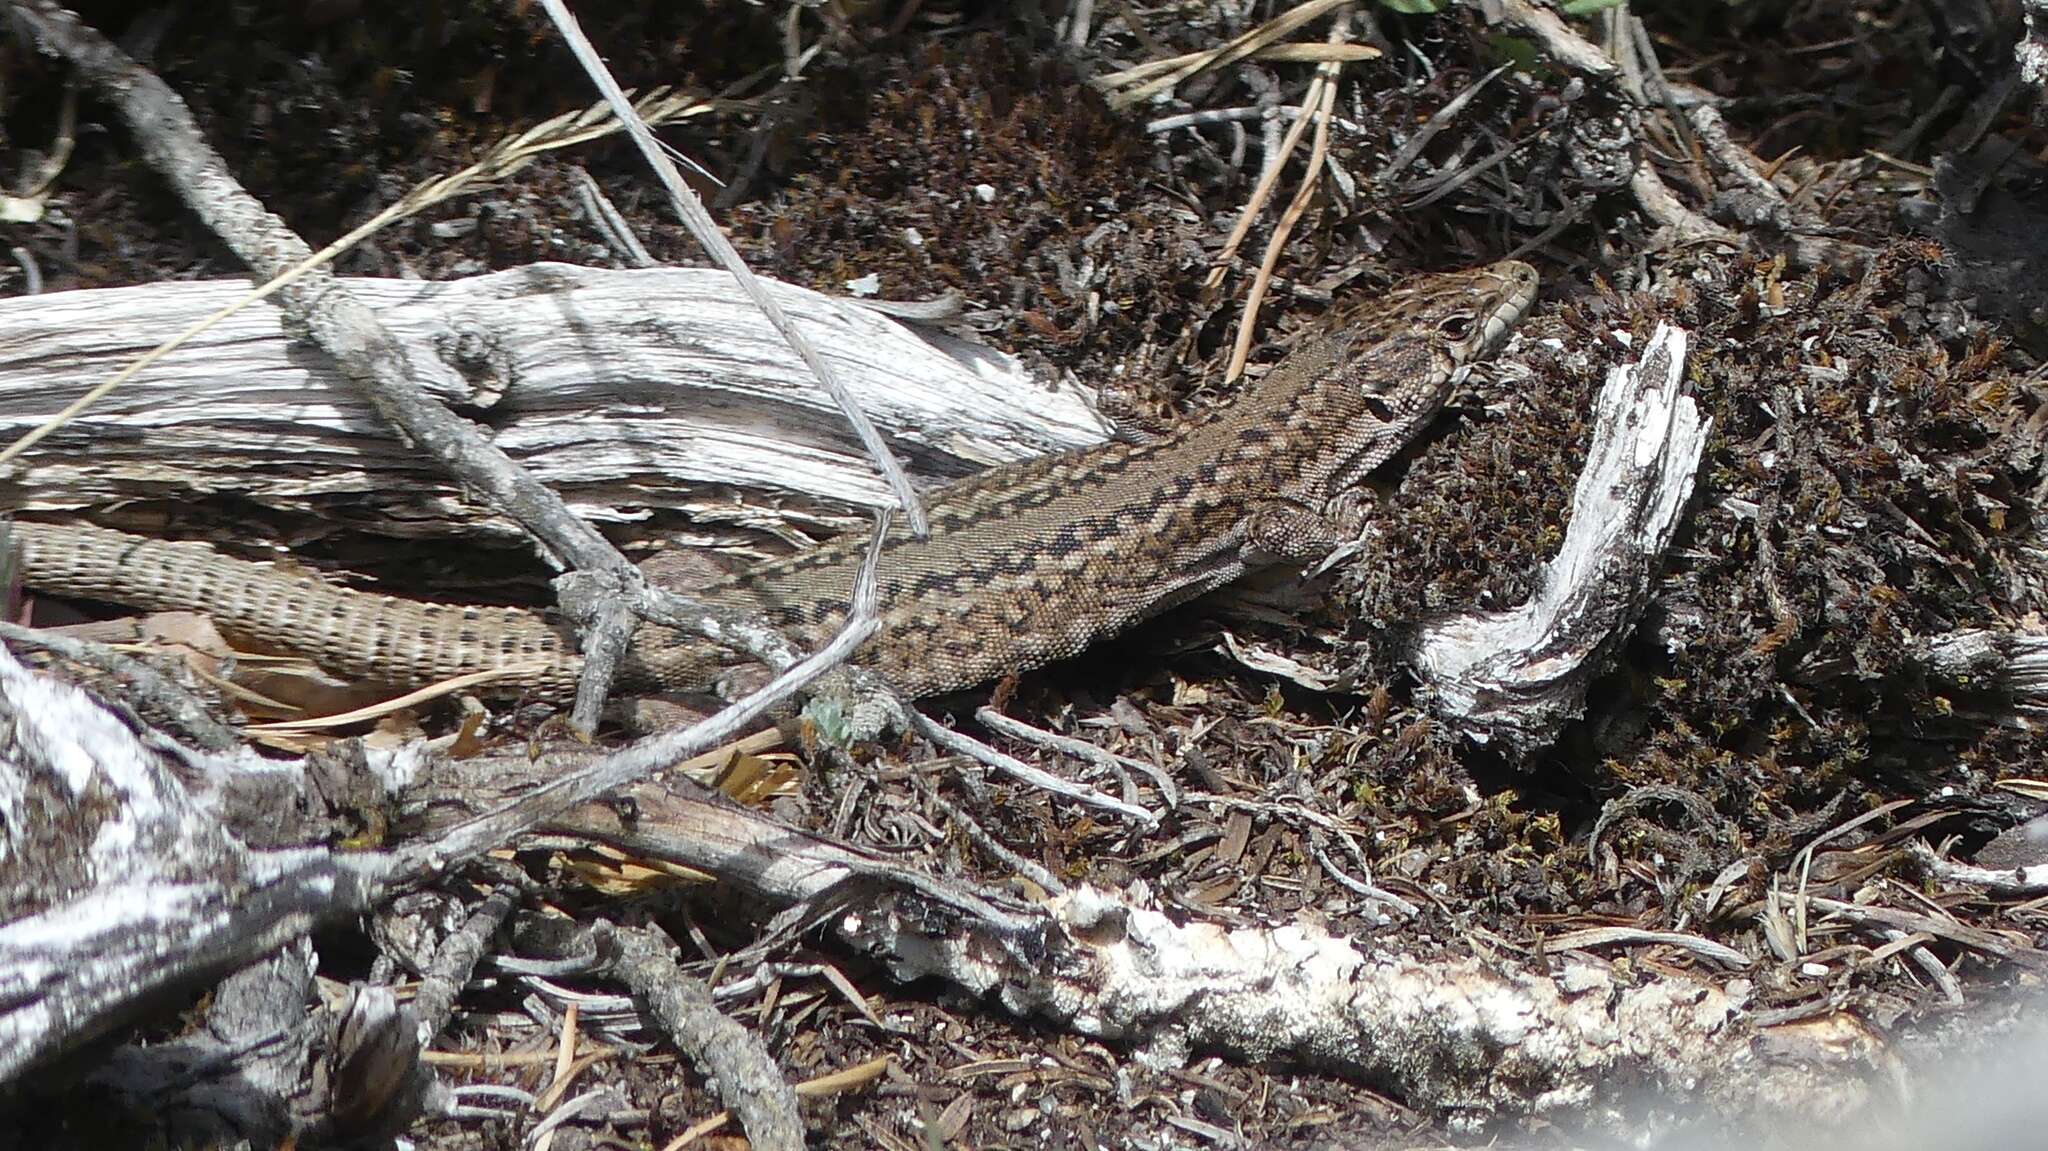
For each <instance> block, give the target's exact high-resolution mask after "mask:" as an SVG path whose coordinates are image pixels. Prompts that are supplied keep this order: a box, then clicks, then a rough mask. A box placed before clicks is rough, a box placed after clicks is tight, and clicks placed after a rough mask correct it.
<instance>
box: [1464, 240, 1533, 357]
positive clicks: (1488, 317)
mask: <svg viewBox="0 0 2048 1151" xmlns="http://www.w3.org/2000/svg"><path fill="white" fill-rule="evenodd" d="M1487 271H1488V272H1489V273H1491V274H1492V276H1493V277H1494V279H1495V280H1497V281H1498V282H1499V284H1500V296H1499V299H1498V300H1497V301H1496V302H1495V304H1494V306H1493V308H1492V309H1491V310H1490V311H1488V312H1487V313H1486V314H1485V315H1483V316H1481V317H1480V318H1479V338H1478V339H1477V340H1475V341H1473V345H1474V346H1473V349H1472V355H1471V358H1472V359H1475V360H1477V359H1484V358H1486V357H1487V356H1490V355H1492V354H1493V353H1495V352H1497V351H1499V350H1500V346H1501V345H1502V344H1505V343H1506V342H1507V338H1508V333H1510V332H1512V331H1514V330H1515V325H1516V324H1519V323H1521V322H1522V317H1524V316H1526V315H1528V314H1529V309H1530V308H1532V307H1534V306H1535V304H1536V289H1537V287H1538V286H1539V284H1540V283H1541V280H1540V278H1539V277H1538V276H1537V275H1536V269H1534V268H1532V267H1530V266H1529V265H1527V264H1525V263H1523V262H1522V261H1520V260H1501V261H1499V262H1498V263H1495V264H1493V265H1491V266H1490V267H1488V268H1487Z"/></svg>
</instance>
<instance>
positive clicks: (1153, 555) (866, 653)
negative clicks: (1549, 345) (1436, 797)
mask: <svg viewBox="0 0 2048 1151" xmlns="http://www.w3.org/2000/svg"><path fill="white" fill-rule="evenodd" d="M1536 289H1537V276H1536V272H1535V270H1534V269H1533V268H1531V267H1529V266H1528V265H1527V264H1524V263H1521V262H1520V261H1516V260H1503V261H1500V262H1497V263H1494V264H1491V265H1487V266H1484V267H1480V268H1474V269H1469V270H1464V271H1458V272H1448V273H1437V274H1433V275H1424V276H1419V277H1412V278H1410V279H1409V280H1407V281H1404V282H1403V283H1401V284H1399V285H1397V286H1396V287H1395V288H1393V289H1392V290H1390V291H1388V292H1387V293H1385V294H1383V295H1380V296H1377V297H1373V298H1368V299H1364V300H1361V301H1358V302H1356V303H1352V304H1348V305H1345V306H1343V307H1339V308H1336V309H1333V310H1332V311H1331V312H1330V313H1329V314H1327V315H1326V316H1325V318H1324V319H1323V320H1322V321H1321V322H1320V323H1318V324H1316V325H1314V326H1313V327H1312V328H1311V329H1310V331H1309V332H1308V333H1307V334H1306V335H1304V336H1303V337H1302V338H1300V339H1299V340H1298V341H1297V342H1296V344H1295V346H1294V347H1293V349H1292V350H1291V351H1290V352H1289V353H1288V354H1287V356H1286V357H1285V358H1284V359H1283V360H1282V361H1281V363H1280V364H1279V365H1278V366H1276V367H1275V368H1273V369H1272V370H1271V371H1270V372H1268V373H1267V374H1266V375H1265V377H1264V378H1263V379H1261V380H1259V381H1258V382H1257V383H1256V384H1255V385H1253V386H1250V387H1248V388H1246V389H1244V390H1243V391H1242V392H1241V393H1240V395H1239V396H1238V397H1237V398H1236V399H1235V400H1233V401H1232V402H1230V403H1228V404H1226V405H1221V406H1219V407H1218V408H1216V409H1214V410H1212V411H1211V412H1209V413H1207V414H1205V415H1202V416H1199V417H1196V418H1193V419H1190V420H1188V421H1185V422H1183V423H1180V424H1178V425H1177V426H1175V427H1173V428H1172V429H1171V430H1170V431H1168V432H1166V433H1165V434H1162V435H1159V436H1157V437H1154V438H1151V439H1148V440H1145V441H1143V442H1131V441H1124V440H1112V441H1110V442H1108V443H1104V444H1099V445H1095V446H1092V447H1088V448H1081V449H1073V450H1069V451H1065V452H1060V453H1055V454H1049V455H1045V456H1040V457H1037V458H1034V459H1030V460H1024V461H1019V462H1016V463H1012V464H1006V465H1001V466H998V467H994V468H990V469H988V470H986V471H984V472H981V473H979V474H977V475H974V476H970V477H967V478H965V479H962V480H957V481H954V482H953V483H950V484H948V485H945V486H944V487H941V488H939V489H936V490H935V491H934V492H933V493H932V494H931V496H930V499H929V508H928V511H929V521H930V525H931V528H930V535H929V537H928V538H926V539H922V540H920V539H916V538H914V537H913V536H912V535H911V534H910V532H909V530H908V528H906V527H904V526H902V525H900V524H899V525H898V526H896V527H894V528H892V529H891V530H890V532H889V534H888V535H887V536H886V537H885V538H884V541H883V545H882V555H881V560H880V568H879V588H878V590H879V599H880V605H881V607H880V611H881V616H882V618H881V625H882V626H881V628H880V630H879V632H878V633H877V634H876V636H875V637H874V638H872V639H870V640H869V641H868V642H867V643H865V644H863V645H862V647H861V648H860V649H859V650H857V651H856V653H855V655H854V657H853V662H855V663H856V664H858V665H863V666H865V667H867V668H869V669H870V670H872V671H874V672H875V673H877V674H879V675H880V676H881V678H882V679H884V680H885V681H887V682H888V683H890V684H892V685H893V686H895V687H896V688H897V690H899V691H901V692H902V693H904V694H905V695H906V696H908V697H911V698H917V697H920V696H929V695H936V694H943V693H946V692H950V691H957V690H965V689H967V688H971V687H974V686H977V685H979V684H981V683H984V682H987V681H989V680H992V679H995V678H997V677H999V676H1002V675H1004V674H1007V673H1010V672H1019V671H1026V670H1029V669H1031V668H1034V667H1038V666H1040V665H1043V664H1046V663H1050V662H1052V661H1055V660H1058V659H1061V658H1065V657H1068V656H1072V655H1076V654H1078V653H1079V652H1080V651H1081V650H1082V649H1084V648H1085V647H1087V646H1088V645H1089V644H1090V643H1092V642H1094V641H1096V640H1098V639H1101V638H1103V637H1105V636H1108V635H1110V634H1112V633H1115V632H1118V631H1121V630H1123V629H1124V628H1126V627H1128V626H1130V625H1131V624H1133V623H1135V622H1137V621H1139V620H1141V619H1144V618H1147V617H1149V616H1152V615H1155V614H1157V613H1159V612H1161V611H1165V610H1167V609H1168V608H1171V607H1173V606H1175V605H1177V604H1181V603H1184V602H1186V601H1188V600H1190V599H1193V598H1195V597H1196V596H1199V595H1202V594H1204V593H1206V592H1208V591H1211V590H1213V589H1215V588H1218V587H1221V586H1223V585H1224V584H1227V583H1229V582H1231V581H1233V580H1236V579H1237V578H1239V577H1240V576H1242V575H1244V574H1245V573H1246V572H1248V571H1251V570H1253V569H1256V568H1261V567H1269V566H1275V565H1280V564H1289V563H1292V564H1298V565H1302V566H1306V565H1308V564H1311V563H1313V562H1315V561H1317V560H1320V559H1322V558H1324V557H1326V556H1327V555H1328V554H1329V553H1330V552H1331V550H1333V549H1334V548H1336V547H1337V546H1339V545H1341V544H1343V543H1344V542H1346V541H1348V540H1349V539H1352V538H1355V537H1356V536H1357V534H1358V533H1359V532H1360V531H1361V530H1362V529H1363V527H1364V523H1365V519H1366V517H1367V516H1369V514H1370V513H1369V505H1368V504H1366V503H1362V502H1360V501H1359V500H1358V499H1357V498H1356V497H1357V495H1358V494H1359V493H1360V489H1361V487H1362V485H1363V483H1364V481H1365V480H1366V477H1367V476H1368V475H1369V474H1370V473H1372V472H1373V471H1375V470H1376V469H1378V468H1379V467H1380V466H1381V465H1383V464H1385V463H1386V462H1387V461H1388V460H1389V459H1390V458H1391V457H1393V456H1394V455H1395V453H1397V452H1398V451H1400V450H1401V449H1402V448H1403V447H1404V446H1406V445H1407V444H1408V443H1409V442H1410V441H1411V440H1412V439H1414V438H1415V437H1416V436H1417V435H1418V434H1419V433H1420V432H1421V431H1422V430H1423V429H1424V428H1425V427H1427V426H1428V425H1429V424H1430V422H1431V421H1432V420H1433V419H1434V417H1435V416H1436V414H1437V412H1438V410H1439V409H1441V408H1442V407H1443V405H1444V403H1445V402H1446V400H1447V399H1448V398H1449V397H1450V395H1451V393H1452V392H1453V391H1454V390H1455V389H1456V388H1457V386H1458V385H1459V384H1460V383H1461V382H1462V381H1463V379H1464V377H1465V375H1466V373H1467V372H1468V370H1469V369H1470V367H1471V365H1472V364H1474V363H1476V362H1478V361H1479V360H1481V359H1482V358H1484V357H1486V356H1487V355H1489V354H1491V353H1492V352H1493V351H1495V350H1497V349H1498V348H1499V347H1500V345H1501V344H1503V343H1504V342H1505V341H1506V337H1507V335H1508V334H1509V332H1510V331H1511V330H1512V329H1513V328H1514V326H1515V325H1516V324H1517V323H1518V322H1519V321H1520V320H1521V318H1522V316H1523V315H1524V313H1526V312H1527V311H1528V309H1529V308H1530V306H1531V304H1532V303H1533V301H1534V299H1535V296H1536ZM12 533H13V538H14V540H15V542H16V546H17V547H18V549H19V556H20V572H21V581H22V583H23V584H24V585H26V586H28V587H30V588H36V589H40V590H43V591H45V592H50V593H55V594H59V595H64V596H71V597H77V598H83V599H91V600H101V601H107V602H111V603H119V604H125V605H128V606H132V607H136V608H140V609H144V610H152V611H164V610H172V611H180V610H182V611H197V612H202V613H205V614H207V615H210V616H211V617H212V618H213V619H214V621H215V623H216V624H217V625H218V626H220V628H221V629H222V631H223V632H225V633H226V634H228V635H229V636H230V637H231V638H235V639H238V640H242V641H246V642H250V643H252V644H254V645H256V646H260V647H263V648H267V649H273V650H282V651H286V652H290V653H293V654H296V655H301V656H304V657H306V658H309V659H311V660H312V661H313V662H315V663H317V664H319V665H320V666H322V667H324V668H326V669H327V670H328V671H330V672H333V673H335V674H338V675H343V676H347V677H350V678H352V679H356V680H362V681H367V682H373V683H377V684H382V685H386V686H390V687H394V688H400V689H406V688H414V687H420V686H424V685H428V684H432V683H436V682H439V681H441V680H443V679H447V678H449V677H452V676H456V675H461V674H465V673H470V672H477V671H488V670H497V669H507V670H512V671H514V674H512V675H510V676H508V677H507V678H505V679H501V680H499V681H497V682H495V683H493V684H491V685H489V686H487V687H485V688H482V689H480V690H482V691H484V692H486V693H496V694H512V695H522V696H526V697H529V698H540V699H545V700H551V701H562V700H566V699H569V698H571V697H573V695H574V694H575V690H576V682H577V678H578V676H579V675H580V673H581V671H582V660H581V658H580V656H578V655H577V653H576V649H575V639H574V633H573V631H572V629H571V628H570V627H569V625H568V624H567V623H565V622H563V621H561V620H559V619H556V618H554V617H552V616H550V615H548V614H546V613H543V612H540V611H532V610H526V609H521V608H509V607H473V606H459V605H452V604H437V603H426V602H421V601H416V600H408V599H401V598H397V597H394V596H389V595H383V594H379V593H375V592H367V591H361V590H356V589H351V588H346V587H342V586H339V585H337V584H334V583H331V582H329V581H327V580H326V579H324V578H322V577H320V576H318V575H316V574H313V573H311V572H309V571H303V570H295V569H290V568H279V567H274V566H271V565H267V564H263V563H260V562H257V561H251V560H243V559H239V558H235V557H231V556H227V555H224V554H222V553H220V552H217V551H215V550H213V549H212V548H211V547H210V546H208V545H206V544H203V543H192V542H169V541H162V540H155V539H149V538H145V537H140V536H134V535H129V534H127V533H123V532H118V531H114V530H112V529H108V528H102V527H95V526H88V525H79V524H49V523H39V522H29V521H18V522H16V523H15V524H14V525H13V528H12ZM861 534H862V533H850V535H851V536H853V537H858V536H860V535H861ZM867 546H868V541H866V540H865V539H861V538H847V537H840V538H838V539H835V540H831V541H827V542H826V543H824V544H823V545H820V546H817V547H814V548H811V549H807V550H804V551H799V552H796V553H794V554H792V555H790V556H787V557H784V558H782V559H778V560H773V561H769V562H766V563H764V564H761V565H758V566H757V567H755V568H754V569H753V570H751V571H748V572H745V573H742V574H738V575H734V576H732V577H729V578H727V579H724V580H723V581H719V582H714V583H712V584H710V585H709V586H708V587H707V588H705V589H704V590H703V591H702V592H701V598H704V599H706V600H709V601H711V602H714V603H718V604H722V605H725V606H731V607H739V608H744V609H748V610H752V611H755V612H757V613H758V614H759V615H760V617H761V618H762V619H764V620H765V621H766V622H767V623H769V624H771V625H773V626H775V627H777V628H779V629H781V630H782V631H783V633H784V634H785V635H787V636H788V637H789V638H790V639H791V640H792V641H793V642H795V643H796V644H798V645H800V646H806V647H812V648H815V647H816V646H819V645H821V644H822V643H823V642H824V641H825V640H826V639H827V638H828V637H829V636H830V635H831V634H832V632H833V631H834V630H835V629H836V628H837V627H838V626H839V624H840V622H841V621H842V620H843V618H844V616H845V613H846V611H847V606H848V601H849V599H850V597H851V591H852V586H853V581H854V577H855V574H856V572H857V571H858V569H859V567H860V564H861V560H862V557H863V555H864V553H865V551H866V549H867ZM731 660H732V657H731V656H729V655H725V654H723V653H722V649H719V648H717V647H716V645H714V644H711V643H710V642H709V641H707V640H703V639H699V638H696V637H693V636H688V635H684V634H682V633H679V632H676V631H672V630H670V629H667V628H663V627H660V626H657V625H652V624H647V625H642V626H641V627H640V628H639V629H638V630H637V631H636V632H635V634H634V638H633V641H632V645H631V648H630V650H629V652H628V654H627V656H626V658H625V660H624V661H623V664H622V667H621V669H620V685H619V686H620V687H621V688H623V689H625V690H629V691H648V690H653V691H663V690H702V689H705V688H708V687H710V686H712V683H713V681H714V680H715V678H716V677H717V675H718V674H720V673H721V672H722V671H723V670H725V669H726V668H727V667H728V666H729V665H730V663H731Z"/></svg>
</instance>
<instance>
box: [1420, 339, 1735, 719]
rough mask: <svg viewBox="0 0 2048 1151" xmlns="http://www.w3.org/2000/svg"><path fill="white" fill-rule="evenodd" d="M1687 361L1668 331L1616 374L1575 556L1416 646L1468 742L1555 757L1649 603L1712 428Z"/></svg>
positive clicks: (1570, 551) (1579, 517)
mask: <svg viewBox="0 0 2048 1151" xmlns="http://www.w3.org/2000/svg"><path fill="white" fill-rule="evenodd" d="M1685 355H1686V334H1685V331H1684V329H1682V328H1675V327H1672V326H1670V325H1668V324H1659V325H1657V328H1656V330H1655V331H1654V332H1652V333H1651V335H1650V339H1649V341H1648V343H1647V344H1645V345H1644V348H1643V354H1642V356H1641V357H1640V358H1639V359H1638V360H1636V361H1635V362H1634V363H1630V364H1624V365H1621V366H1619V367H1616V368H1614V369H1613V370H1612V371H1610V372H1609V373H1608V375H1607V383H1606V385H1605V386H1604V387H1602V388H1601V390H1600V397H1599V400H1598V403H1597V406H1596V409H1595V420H1594V427H1593V441H1592V445H1591V446H1590V447H1589V448H1588V449H1587V452H1586V466H1585V468H1584V469H1583V470H1581V471H1580V473H1579V482H1578V485H1577V486H1576V487H1575V488H1574V489H1573V492H1572V507H1571V522H1570V525H1569V526H1568V527H1567V528H1566V530H1565V539H1564V544H1563V546H1561V547H1560V548H1559V549H1558V551H1557V554H1556V555H1554V556H1552V557H1551V559H1550V561H1549V562H1548V563H1546V564H1544V566H1543V573H1542V576H1541V579H1540V581H1539V583H1538V586H1537V591H1536V594H1535V595H1534V596H1532V597H1530V599H1529V601H1528V602H1527V603H1525V604H1522V605H1521V606H1520V607H1516V608H1513V609H1510V610H1508V611H1496V612H1472V613H1468V614H1466V615H1461V616H1457V617H1454V618H1451V619H1447V620H1444V621H1441V622H1439V623H1436V624H1433V625H1431V626H1430V627H1428V628H1427V629H1425V630H1424V632H1423V633H1422V635H1421V637H1420V639H1419V640H1418V642H1417V643H1416V645H1415V660H1414V667H1415V671H1416V674H1417V675H1418V676H1419V677H1420V678H1421V679H1422V681H1423V683H1424V684H1425V685H1426V686H1427V687H1428V688H1429V689H1430V691H1431V693H1432V698H1433V702H1434V705H1435V707H1436V709H1437V711H1438V712H1439V713H1441V714H1442V715H1444V716H1445V717H1447V718H1448V719H1450V720H1451V721H1452V722H1453V723H1455V724H1456V725H1457V726H1458V728H1459V730H1460V731H1462V732H1464V733H1465V734H1466V735H1467V736H1469V737H1471V738H1473V739H1475V740H1479V741H1481V742H1484V741H1486V740H1488V739H1494V738H1498V739H1500V740H1502V741H1503V742H1505V743H1507V744H1508V745H1509V746H1510V747H1511V748H1514V749H1518V750H1523V751H1527V750H1531V749H1534V748H1538V747H1542V746H1545V745H1547V744H1548V743H1549V742H1550V740H1551V739H1552V738H1553V737H1554V736H1555V735H1556V733H1557V730H1558V728H1559V727H1560V726H1562V725H1563V724H1564V723H1565V722H1566V721H1567V720H1569V719H1571V718H1573V717H1574V716H1576V715H1578V714H1579V712H1580V710H1581V709H1582V708H1583V706H1584V704H1585V700H1586V688H1587V686H1588V685H1589V684H1590V683H1591V682H1592V679H1593V677H1594V676H1595V675H1598V674H1599V673H1600V671H1601V670H1602V669H1603V665H1604V663H1605V661H1606V659H1607V657H1608V656H1610V655H1611V654H1612V653H1613V651H1614V650H1615V648H1616V647H1617V645H1619V644H1620V642H1621V641H1622V640H1623V639H1625V638H1626V637H1627V635H1628V633H1629V630H1630V629H1631V628H1633V627H1634V626H1635V623H1636V620H1637V618H1638V617H1639V616H1640V615H1641V613H1642V609H1643V607H1644V605H1645V604H1647V603H1648V602H1649V598H1650V588H1651V577H1652V576H1653V575H1654V574H1655V572H1656V565H1657V561H1658V560H1659V558H1661V557H1662V555H1663V554H1664V549H1665V547H1667V546H1668V545H1669V544H1670V542H1671V536H1672V533H1673V532H1675V531H1676V530H1677V528H1678V521H1679V517H1680V516H1681V514H1682V513H1683V512H1684V511H1685V505H1686V501H1687V500H1689V499H1690V498H1691V496H1692V486H1693V477H1694V476H1695V475H1696V474H1697V472H1698V470H1699V464H1700V456H1701V453H1703V452H1704V451H1705V450H1706V444H1707V431H1708V428H1709V427H1710V426H1711V424H1712V421H1710V420H1707V419H1705V418H1703V417H1702V416H1701V415H1700V412H1699V407H1698V405H1696V404H1695V403H1694V402H1693V399H1692V397H1691V396H1689V395H1686V394H1685V393H1684V387H1683V384H1684V380H1685Z"/></svg>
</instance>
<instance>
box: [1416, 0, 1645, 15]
mask: <svg viewBox="0 0 2048 1151" xmlns="http://www.w3.org/2000/svg"><path fill="white" fill-rule="evenodd" d="M1614 2H1616V3H1619V2H1620V0H1614ZM1380 7H1382V8H1390V9H1392V10H1393V11H1396V12H1399V13H1401V14H1402V15H1404V16H1432V15H1435V14H1436V13H1437V12H1439V11H1442V9H1440V8H1439V7H1438V6H1437V0H1380Z"/></svg>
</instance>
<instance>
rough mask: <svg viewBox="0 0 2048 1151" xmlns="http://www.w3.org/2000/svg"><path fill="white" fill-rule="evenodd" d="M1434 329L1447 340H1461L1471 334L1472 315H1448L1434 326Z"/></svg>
mask: <svg viewBox="0 0 2048 1151" xmlns="http://www.w3.org/2000/svg"><path fill="white" fill-rule="evenodd" d="M1436 330H1437V332H1438V334H1440V335H1442V336H1443V337H1444V338H1445V339H1447V340H1451V341H1454V342H1457V341H1463V340H1465V339H1467V338H1469V337H1470V336H1471V335H1472V317H1471V315H1470V314H1469V313H1460V314H1458V315H1455V316H1448V317H1446V318H1445V319H1444V320H1443V322H1441V323H1439V324H1438V325H1437V326H1436Z"/></svg>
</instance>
